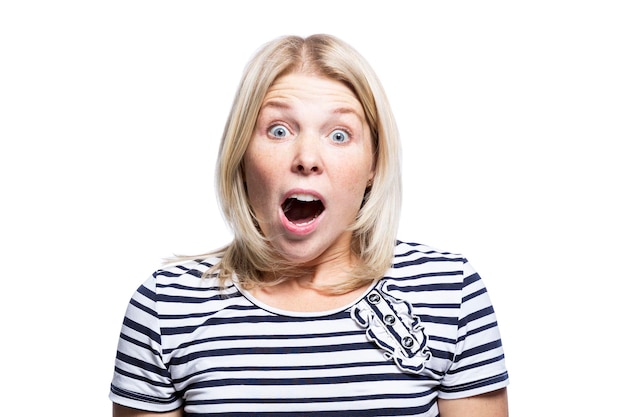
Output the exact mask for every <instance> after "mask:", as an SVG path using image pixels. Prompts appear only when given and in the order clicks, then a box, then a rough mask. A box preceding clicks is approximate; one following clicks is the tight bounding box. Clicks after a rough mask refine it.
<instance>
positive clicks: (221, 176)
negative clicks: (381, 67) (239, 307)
mask: <svg viewBox="0 0 626 417" xmlns="http://www.w3.org/2000/svg"><path fill="white" fill-rule="evenodd" d="M297 71H301V72H302V71H303V72H308V73H313V74H315V75H320V76H324V77H327V78H330V79H334V80H337V81H340V82H342V83H344V84H345V85H347V86H348V87H349V88H350V89H351V90H352V91H353V92H354V94H355V95H356V97H357V98H358V100H359V101H360V103H361V105H362V106H363V109H364V112H365V116H366V119H367V123H368V126H369V129H370V131H371V134H372V140H373V150H374V160H375V165H376V172H375V176H374V179H373V181H372V185H371V187H369V188H368V190H367V191H366V194H365V196H364V200H363V204H362V207H361V209H360V211H359V213H358V216H357V218H356V220H355V222H354V224H353V225H352V227H351V231H352V232H353V237H352V245H351V249H352V251H353V253H354V255H355V256H356V257H357V258H358V259H359V262H358V263H357V265H356V266H355V267H354V269H353V270H352V271H350V276H351V278H350V279H349V280H347V281H346V282H343V283H341V284H338V285H335V286H332V287H328V288H324V290H326V291H327V292H330V293H343V292H348V291H351V290H353V289H356V288H359V287H361V286H363V285H365V284H366V283H371V282H372V281H373V280H376V279H379V278H381V277H382V276H383V275H384V273H385V271H386V270H387V269H388V268H390V267H391V265H392V260H393V253H394V247H395V243H396V233H397V227H398V218H399V208H400V200H401V183H400V161H399V153H400V150H399V139H398V132H397V128H396V124H395V120H394V117H393V114H392V113H391V110H390V106H389V103H388V100H387V98H386V96H385V93H384V91H383V88H382V86H381V84H380V81H379V80H378V78H377V76H376V74H375V73H374V71H373V70H372V69H371V67H370V66H369V64H368V63H367V62H366V61H365V59H364V58H363V57H362V56H361V55H360V54H359V53H358V52H356V51H355V50H354V49H353V48H352V47H351V46H349V45H348V44H346V43H345V42H343V41H341V40H339V39H337V38H335V37H333V36H330V35H313V36H310V37H307V38H300V37H297V36H286V37H281V38H278V39H275V40H273V41H271V42H269V43H267V44H266V45H265V46H263V47H262V48H261V49H260V50H259V51H258V52H257V53H256V54H255V55H254V57H253V58H252V60H251V61H250V62H249V63H248V65H247V67H246V69H245V71H244V75H243V77H242V80H241V83H240V85H239V88H238V90H237V93H236V95H235V99H234V103H233V106H232V108H231V111H230V115H229V117H228V120H227V123H226V126H225V129H224V134H223V136H222V141H221V144H220V148H219V156H218V162H217V193H218V197H219V201H220V204H221V208H222V211H223V214H224V216H225V219H226V221H227V222H228V223H229V225H230V227H231V228H232V231H233V233H234V238H233V241H232V242H231V243H230V244H229V245H227V246H226V247H224V248H222V249H220V250H218V251H216V252H214V253H213V254H212V255H216V256H218V257H219V258H220V260H219V262H218V263H217V264H216V265H215V266H214V268H212V269H211V270H210V272H211V273H217V274H218V277H219V278H220V280H221V282H222V284H224V283H225V282H226V281H227V280H229V279H232V278H233V276H234V275H235V274H236V276H237V281H238V282H239V283H241V284H243V285H244V286H246V287H252V286H255V285H272V284H276V283H278V282H281V281H284V280H286V279H289V278H290V277H294V276H301V275H303V274H306V273H307V272H310V271H303V270H302V268H300V267H299V266H298V265H293V264H290V263H289V260H288V259H283V258H282V257H281V256H280V255H279V254H278V253H277V252H276V251H275V250H274V248H273V247H272V246H271V245H270V244H269V243H268V241H267V240H266V239H265V238H264V236H263V235H262V233H261V232H260V230H259V228H258V225H257V223H256V221H255V218H254V213H253V211H252V209H251V207H250V205H249V202H248V198H247V193H246V187H245V182H244V176H243V159H244V154H245V152H246V149H247V148H248V144H249V142H250V139H251V138H252V135H253V130H254V127H255V124H256V120H257V117H258V114H259V111H260V108H261V103H262V101H263V99H264V97H265V95H266V92H267V90H268V89H269V88H270V86H271V85H272V84H273V83H274V81H275V80H276V79H277V78H278V77H280V76H282V75H285V74H288V73H292V72H297Z"/></svg>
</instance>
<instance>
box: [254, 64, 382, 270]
mask: <svg viewBox="0 0 626 417" xmlns="http://www.w3.org/2000/svg"><path fill="white" fill-rule="evenodd" d="M244 174H245V180H246V185H247V190H248V198H249V201H250V204H251V206H252V209H253V210H254V213H255V215H256V218H257V221H258V223H259V226H260V228H261V230H262V232H263V234H264V236H265V237H266V238H267V239H269V241H270V242H271V244H272V245H273V246H274V247H275V248H276V249H278V250H279V251H280V252H281V253H282V254H283V256H285V258H286V259H288V260H291V261H294V262H296V263H300V264H307V265H315V264H318V263H322V262H324V261H327V260H334V259H338V258H342V259H343V258H345V257H348V259H349V257H350V243H351V236H352V233H351V232H350V231H348V230H347V228H348V227H349V226H350V225H351V224H352V223H353V222H354V220H355V219H356V216H357V213H358V211H359V208H360V206H361V203H362V201H363V195H364V193H365V189H366V187H367V184H368V181H369V180H371V179H372V178H373V176H374V157H373V151H372V138H371V134H370V130H369V127H368V125H367V122H366V120H365V114H364V111H363V107H362V106H361V104H360V102H359V100H358V99H357V98H356V96H355V95H354V94H353V93H352V91H351V90H350V89H349V88H348V87H346V86H345V85H344V84H342V83H340V82H338V81H335V80H332V79H329V78H324V77H319V76H314V75H306V74H301V73H294V74H288V75H285V76H283V77H280V78H278V79H277V80H276V81H275V82H274V84H273V85H272V86H271V87H270V89H269V90H268V92H267V94H266V96H265V98H264V100H263V104H262V107H261V110H260V113H259V116H258V119H257V122H256V126H255V130H254V133H253V136H252V138H251V141H250V144H249V145H248V149H247V151H246V154H245V156H244Z"/></svg>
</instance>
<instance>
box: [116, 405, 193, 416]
mask: <svg viewBox="0 0 626 417" xmlns="http://www.w3.org/2000/svg"><path fill="white" fill-rule="evenodd" d="M113 417H183V409H182V408H179V409H178V410H174V411H169V412H167V413H156V412H151V411H142V410H137V409H135V408H129V407H124V406H123V405H119V404H115V403H113Z"/></svg>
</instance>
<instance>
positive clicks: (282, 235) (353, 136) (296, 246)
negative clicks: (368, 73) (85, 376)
mask: <svg viewBox="0 0 626 417" xmlns="http://www.w3.org/2000/svg"><path fill="white" fill-rule="evenodd" d="M244 173H245V178H246V185H247V190H248V197H249V200H250V204H251V206H252V208H253V210H254V213H255V215H256V217H257V221H258V222H259V226H260V228H261V230H262V232H263V234H264V235H265V236H266V237H267V238H268V239H269V241H270V242H271V244H272V245H273V246H274V247H275V248H277V249H278V250H279V251H281V252H282V254H283V255H284V256H285V257H286V259H291V260H293V261H294V262H295V263H297V264H300V265H306V266H308V267H312V268H313V271H314V272H313V273H312V275H311V276H309V277H305V278H302V279H292V280H289V281H286V282H284V283H281V284H279V285H275V286H271V287H267V288H261V289H253V290H252V291H251V292H252V293H253V295H254V296H255V297H257V298H258V299H259V300H261V301H262V302H264V303H266V304H268V305H271V306H273V307H276V308H280V309H284V310H290V311H324V310H330V309H334V308H337V307H341V306H344V305H346V304H348V303H349V302H351V301H353V300H355V299H356V298H358V297H361V296H362V293H363V291H364V289H357V290H355V291H353V292H351V293H347V294H342V295H329V294H327V293H325V292H322V291H317V290H316V289H315V288H314V287H312V285H311V284H313V285H321V286H323V285H327V284H333V283H336V282H337V280H341V279H344V278H345V276H346V275H345V274H347V273H349V272H348V271H349V270H350V269H351V267H352V266H353V265H354V263H355V262H358V260H356V259H354V257H353V256H352V253H351V250H350V242H351V237H352V234H351V232H350V231H348V230H347V229H348V227H349V226H350V225H351V224H352V222H353V221H354V219H355V218H356V215H357V213H358V211H359V208H360V205H361V201H362V198H363V195H364V193H365V189H366V187H367V185H368V182H369V181H370V180H371V179H372V178H373V177H374V175H375V169H374V157H373V152H372V137H371V133H370V131H369V128H368V125H367V123H366V121H365V115H364V111H363V108H362V106H361V104H360V102H359V101H358V99H357V98H356V96H355V95H354V94H353V93H352V91H350V89H348V88H347V87H346V86H345V85H343V84H342V83H340V82H338V81H335V80H332V79H328V78H323V77H319V76H314V75H310V74H303V73H293V74H287V75H285V76H283V77H280V78H278V79H277V80H276V81H275V82H274V84H273V85H272V87H270V89H269V90H268V92H267V94H266V96H265V98H264V101H263V104H262V107H261V111H260V113H259V116H258V118H257V123H256V127H255V131H254V134H253V137H252V138H251V141H250V144H249V146H248V149H247V151H246V154H245V157H244ZM294 192H295V193H297V194H306V195H314V196H315V197H316V198H320V199H321V200H323V202H324V207H325V210H324V212H323V213H322V214H321V215H320V216H319V217H318V218H317V219H315V221H313V222H312V223H311V224H306V225H304V224H300V225H298V224H291V223H290V222H289V221H288V220H287V219H286V218H285V215H284V212H283V209H282V207H281V206H282V203H283V201H284V200H285V198H286V197H287V196H289V195H291V194H293V193H294ZM296 223H298V222H296ZM438 405H439V409H440V416H441V417H507V416H508V408H507V395H506V390H505V389H502V390H498V391H494V392H492V393H487V394H482V395H478V396H474V397H470V398H463V399H457V400H443V399H440V400H439V401H438ZM150 416H165V417H178V416H183V411H182V409H179V410H176V411H173V412H168V413H153V412H145V411H140V410H135V409H132V408H127V407H123V406H120V405H117V404H114V405H113V417H150Z"/></svg>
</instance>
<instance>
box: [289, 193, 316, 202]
mask: <svg viewBox="0 0 626 417" xmlns="http://www.w3.org/2000/svg"><path fill="white" fill-rule="evenodd" d="M289 198H295V199H296V200H298V201H319V198H317V197H315V196H312V195H310V194H293V195H291V196H290V197H289Z"/></svg>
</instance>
